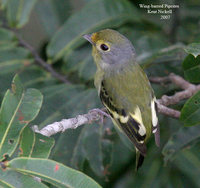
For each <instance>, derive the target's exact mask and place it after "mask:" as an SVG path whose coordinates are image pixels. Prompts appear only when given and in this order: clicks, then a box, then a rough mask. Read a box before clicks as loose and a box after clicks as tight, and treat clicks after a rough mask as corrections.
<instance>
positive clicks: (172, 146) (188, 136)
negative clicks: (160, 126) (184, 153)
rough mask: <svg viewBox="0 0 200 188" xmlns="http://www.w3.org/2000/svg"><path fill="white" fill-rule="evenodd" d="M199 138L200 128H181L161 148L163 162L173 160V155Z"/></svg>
mask: <svg viewBox="0 0 200 188" xmlns="http://www.w3.org/2000/svg"><path fill="white" fill-rule="evenodd" d="M199 137H200V126H194V127H183V128H180V129H179V130H178V132H176V133H175V134H173V136H172V137H171V138H170V139H169V140H168V142H167V143H166V144H165V146H164V148H163V151H162V153H163V155H164V160H165V162H167V161H169V160H172V159H174V155H175V154H177V152H179V151H180V150H181V149H183V148H185V147H186V146H188V145H189V144H191V142H193V141H194V140H196V139H197V138H199Z"/></svg>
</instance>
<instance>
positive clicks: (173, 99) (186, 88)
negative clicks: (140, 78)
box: [150, 73, 200, 106]
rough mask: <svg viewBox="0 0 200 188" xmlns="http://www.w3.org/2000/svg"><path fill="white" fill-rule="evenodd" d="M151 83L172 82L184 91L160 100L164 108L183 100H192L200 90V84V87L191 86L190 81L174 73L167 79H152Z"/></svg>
mask: <svg viewBox="0 0 200 188" xmlns="http://www.w3.org/2000/svg"><path fill="white" fill-rule="evenodd" d="M150 81H152V82H154V83H166V82H169V81H170V82H171V83H174V84H175V85H176V86H178V87H180V88H181V89H183V91H179V92H177V93H175V94H174V95H173V96H166V95H163V96H162V97H161V99H159V100H158V103H159V104H162V105H164V106H169V105H173V104H178V103H179V102H180V101H181V100H183V99H187V98H190V97H191V96H192V95H194V94H195V93H196V92H197V91H199V90H200V84H199V85H194V84H191V83H189V82H188V81H186V80H184V79H183V78H182V77H180V76H178V75H175V74H173V73H171V74H170V75H169V76H167V77H154V78H150Z"/></svg>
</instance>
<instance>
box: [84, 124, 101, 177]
mask: <svg viewBox="0 0 200 188" xmlns="http://www.w3.org/2000/svg"><path fill="white" fill-rule="evenodd" d="M101 129H102V126H100V125H98V124H95V123H94V124H93V125H92V127H91V126H88V130H86V131H85V132H84V138H83V140H82V142H83V148H84V153H85V157H86V159H87V160H88V161H89V163H90V166H91V168H92V169H93V171H94V172H95V173H96V174H97V175H98V176H102V175H103V170H104V167H103V156H102V147H101Z"/></svg>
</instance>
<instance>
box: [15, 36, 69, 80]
mask: <svg viewBox="0 0 200 188" xmlns="http://www.w3.org/2000/svg"><path fill="white" fill-rule="evenodd" d="M16 36H17V38H18V40H19V44H20V45H22V46H23V47H25V48H26V49H28V50H29V51H30V52H31V54H32V55H33V57H34V59H35V62H36V63H37V64H38V65H40V66H41V67H43V68H44V69H45V70H46V71H48V72H50V73H51V75H52V76H53V77H55V78H57V79H58V80H60V81H61V82H64V83H66V84H69V83H70V82H69V81H68V80H67V79H66V78H65V76H64V75H61V74H60V73H58V72H56V71H55V70H54V69H53V67H52V66H51V65H50V64H48V63H47V62H45V61H44V60H43V59H42V58H41V57H40V56H39V54H38V53H37V51H36V50H35V49H34V48H33V47H32V46H31V45H30V44H28V43H27V42H26V41H25V40H23V39H22V38H21V37H19V36H18V35H16Z"/></svg>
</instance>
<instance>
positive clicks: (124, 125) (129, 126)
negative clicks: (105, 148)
mask: <svg viewBox="0 0 200 188" xmlns="http://www.w3.org/2000/svg"><path fill="white" fill-rule="evenodd" d="M111 96H112V95H109V93H108V90H107V89H106V87H105V85H104V81H102V82H101V88H100V99H101V101H102V103H103V104H104V106H105V107H106V108H107V110H108V113H109V114H110V115H111V117H112V120H113V122H114V123H115V124H117V125H118V126H119V127H120V128H121V129H122V130H123V131H124V132H125V133H126V135H127V136H128V137H129V139H130V140H131V141H132V142H133V143H134V145H135V147H136V148H137V149H138V150H139V151H140V152H141V154H142V155H144V156H145V155H146V145H145V143H144V141H145V138H146V128H145V126H144V125H143V123H142V117H141V111H140V109H139V107H138V106H136V108H135V110H134V111H133V112H129V111H128V110H127V109H125V108H123V107H121V108H119V107H118V108H117V107H116V105H115V104H114V102H113V99H112V97H111Z"/></svg>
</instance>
